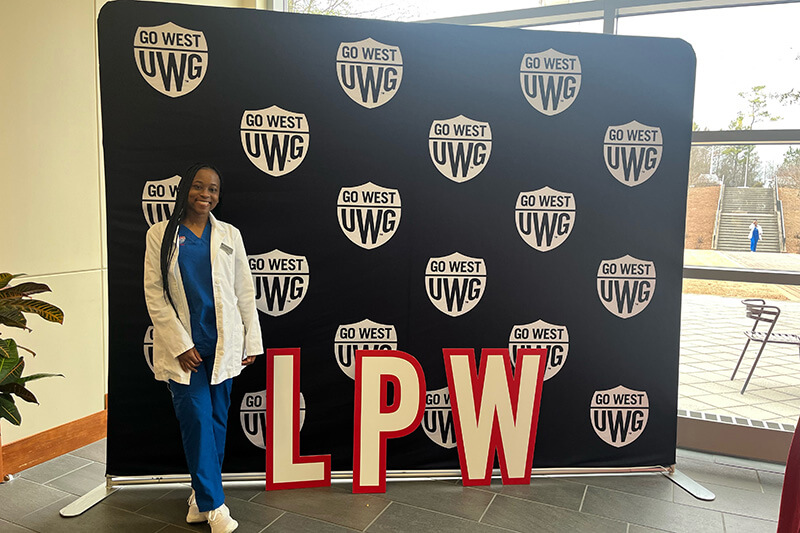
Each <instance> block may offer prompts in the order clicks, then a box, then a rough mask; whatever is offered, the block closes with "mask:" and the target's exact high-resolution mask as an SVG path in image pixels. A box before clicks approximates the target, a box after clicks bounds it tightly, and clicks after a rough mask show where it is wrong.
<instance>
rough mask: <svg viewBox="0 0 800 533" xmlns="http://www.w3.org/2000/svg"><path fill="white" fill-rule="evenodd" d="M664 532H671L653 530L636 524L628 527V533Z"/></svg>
mask: <svg viewBox="0 0 800 533" xmlns="http://www.w3.org/2000/svg"><path fill="white" fill-rule="evenodd" d="M662 531H669V529H653V528H651V527H644V526H639V525H636V524H630V525H629V527H628V533H661V532H662Z"/></svg>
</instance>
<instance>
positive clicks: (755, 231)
mask: <svg viewBox="0 0 800 533" xmlns="http://www.w3.org/2000/svg"><path fill="white" fill-rule="evenodd" d="M762 236H763V233H762V231H761V226H759V225H758V220H754V221H753V223H752V224H750V235H748V236H747V238H748V239H750V251H751V252H755V251H756V245H757V244H758V241H759V240H761V237H762Z"/></svg>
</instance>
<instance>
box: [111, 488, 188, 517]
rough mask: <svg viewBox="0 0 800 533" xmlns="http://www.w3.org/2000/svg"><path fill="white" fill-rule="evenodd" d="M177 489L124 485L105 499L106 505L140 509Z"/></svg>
mask: <svg viewBox="0 0 800 533" xmlns="http://www.w3.org/2000/svg"><path fill="white" fill-rule="evenodd" d="M173 490H175V488H174V487H168V488H165V487H162V486H152V485H151V486H141V487H136V486H133V487H122V488H121V489H119V490H118V491H117V492H115V493H114V494H112V495H110V496H108V497H107V498H106V499H105V500H103V504H104V505H110V506H111V507H116V508H117V509H125V510H126V511H134V512H135V511H138V510H139V509H141V508H143V507H145V506H147V505H150V504H151V503H153V502H154V501H156V500H158V499H159V498H161V497H163V496H166V495H167V494H168V493H170V492H172V491H173Z"/></svg>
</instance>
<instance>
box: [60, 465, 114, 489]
mask: <svg viewBox="0 0 800 533" xmlns="http://www.w3.org/2000/svg"><path fill="white" fill-rule="evenodd" d="M105 482H106V465H104V464H101V463H89V464H87V465H86V466H84V467H82V468H79V469H78V470H75V471H74V472H70V473H69V474H65V475H63V476H61V477H59V478H56V479H54V480H53V481H51V482H49V483H47V486H48V487H53V488H55V489H59V490H63V491H64V492H69V493H70V494H74V495H76V496H83V495H84V494H86V493H87V492H89V491H90V490H92V489H94V488H96V487H97V486H98V485H102V484H103V483H105Z"/></svg>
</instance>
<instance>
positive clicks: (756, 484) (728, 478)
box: [675, 458, 761, 492]
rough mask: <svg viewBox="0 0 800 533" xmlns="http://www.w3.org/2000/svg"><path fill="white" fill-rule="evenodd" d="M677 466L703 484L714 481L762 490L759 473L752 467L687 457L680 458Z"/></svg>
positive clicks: (729, 485) (718, 483)
mask: <svg viewBox="0 0 800 533" xmlns="http://www.w3.org/2000/svg"><path fill="white" fill-rule="evenodd" d="M675 466H676V468H677V469H678V470H680V471H681V473H683V474H686V475H687V476H689V477H690V478H692V479H693V480H694V481H697V482H698V483H700V484H701V485H704V484H706V483H713V484H717V485H725V486H727V487H735V488H738V489H744V490H750V491H755V492H761V482H760V481H759V479H758V474H757V473H756V471H755V470H753V469H750V468H738V467H731V466H722V465H720V464H717V463H709V462H706V461H695V460H694V459H686V458H680V459H678V463H677V464H676V465H675Z"/></svg>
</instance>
